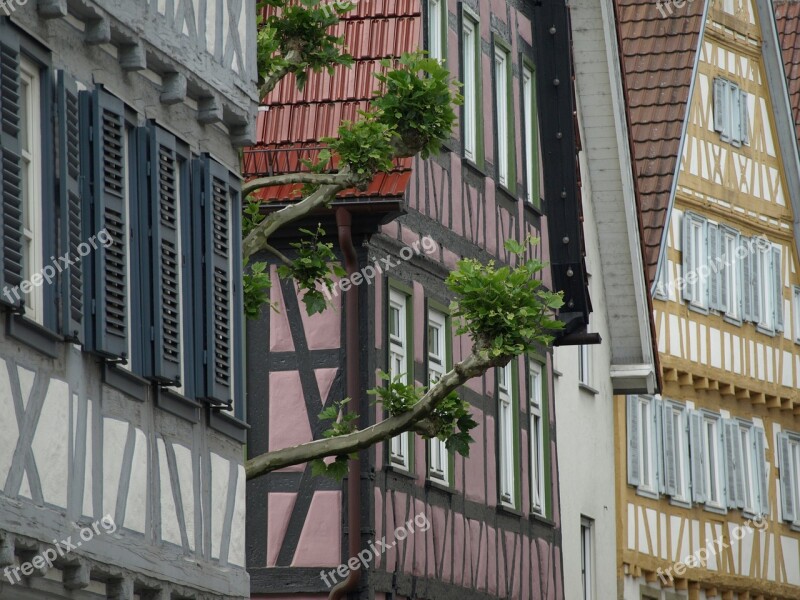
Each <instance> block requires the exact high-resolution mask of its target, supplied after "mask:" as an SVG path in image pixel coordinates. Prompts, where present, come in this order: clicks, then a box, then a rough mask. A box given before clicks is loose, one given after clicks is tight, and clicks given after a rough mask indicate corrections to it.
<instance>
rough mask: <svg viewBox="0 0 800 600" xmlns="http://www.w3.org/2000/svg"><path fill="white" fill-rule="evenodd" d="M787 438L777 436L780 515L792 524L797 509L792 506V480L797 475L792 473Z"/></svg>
mask: <svg viewBox="0 0 800 600" xmlns="http://www.w3.org/2000/svg"><path fill="white" fill-rule="evenodd" d="M790 449H791V446H790V445H789V436H788V435H786V434H785V433H781V434H780V435H779V436H778V450H779V452H778V460H779V461H780V469H781V515H782V517H783V520H784V521H789V522H793V521H795V520H796V519H797V513H796V511H797V507H796V506H795V505H794V495H793V489H794V478H795V477H797V473H793V472H792V457H791V455H790V454H789V451H790Z"/></svg>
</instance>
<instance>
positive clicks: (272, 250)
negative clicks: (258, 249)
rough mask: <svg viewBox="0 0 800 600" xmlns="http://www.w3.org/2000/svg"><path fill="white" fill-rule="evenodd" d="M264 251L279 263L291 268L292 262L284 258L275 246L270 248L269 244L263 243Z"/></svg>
mask: <svg viewBox="0 0 800 600" xmlns="http://www.w3.org/2000/svg"><path fill="white" fill-rule="evenodd" d="M264 250H266V251H267V252H269V253H270V254H272V255H273V256H274V257H275V258H277V259H278V260H279V261H281V262H282V263H283V264H285V265H286V266H287V267H291V266H292V261H291V260H290V259H289V257H288V256H286V255H285V254H284V253H283V252H281V251H280V250H278V249H277V248H276V247H275V246H272V245H270V244H266V243H265V244H264Z"/></svg>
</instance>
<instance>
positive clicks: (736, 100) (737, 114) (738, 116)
mask: <svg viewBox="0 0 800 600" xmlns="http://www.w3.org/2000/svg"><path fill="white" fill-rule="evenodd" d="M728 99H729V102H730V103H731V105H730V119H731V131H730V136H731V143H733V145H734V146H741V144H742V105H741V102H742V94H741V91H740V90H739V86H738V85H736V84H735V83H730V82H728Z"/></svg>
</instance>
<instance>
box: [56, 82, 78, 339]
mask: <svg viewBox="0 0 800 600" xmlns="http://www.w3.org/2000/svg"><path fill="white" fill-rule="evenodd" d="M56 93H57V97H56V103H57V110H58V112H57V119H58V130H57V157H58V159H57V162H58V204H59V211H60V214H61V224H60V232H59V239H60V246H59V252H60V254H61V256H65V255H67V254H69V255H70V256H78V255H79V252H78V246H80V244H81V242H82V240H83V233H82V230H81V223H82V220H83V210H82V200H81V135H80V104H79V101H78V86H77V85H76V83H75V80H74V79H73V78H72V77H70V76H69V75H68V74H67V73H65V72H64V71H59V72H58V88H57V92H56ZM83 279H84V278H83V268H82V264H81V263H77V264H74V265H72V266H70V268H69V269H68V270H65V271H64V272H63V274H62V276H61V332H62V333H63V334H64V336H65V337H66V338H67V339H69V340H72V341H74V342H77V343H83V340H84V336H83V310H84V289H83V283H84V280H83Z"/></svg>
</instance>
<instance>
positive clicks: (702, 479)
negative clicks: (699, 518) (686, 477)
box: [689, 411, 706, 504]
mask: <svg viewBox="0 0 800 600" xmlns="http://www.w3.org/2000/svg"><path fill="white" fill-rule="evenodd" d="M689 446H690V453H691V461H692V500H694V501H695V502H698V503H700V504H702V503H704V502H705V501H706V473H705V464H704V462H705V461H704V459H703V415H701V414H700V413H697V412H694V411H692V412H690V413H689Z"/></svg>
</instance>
